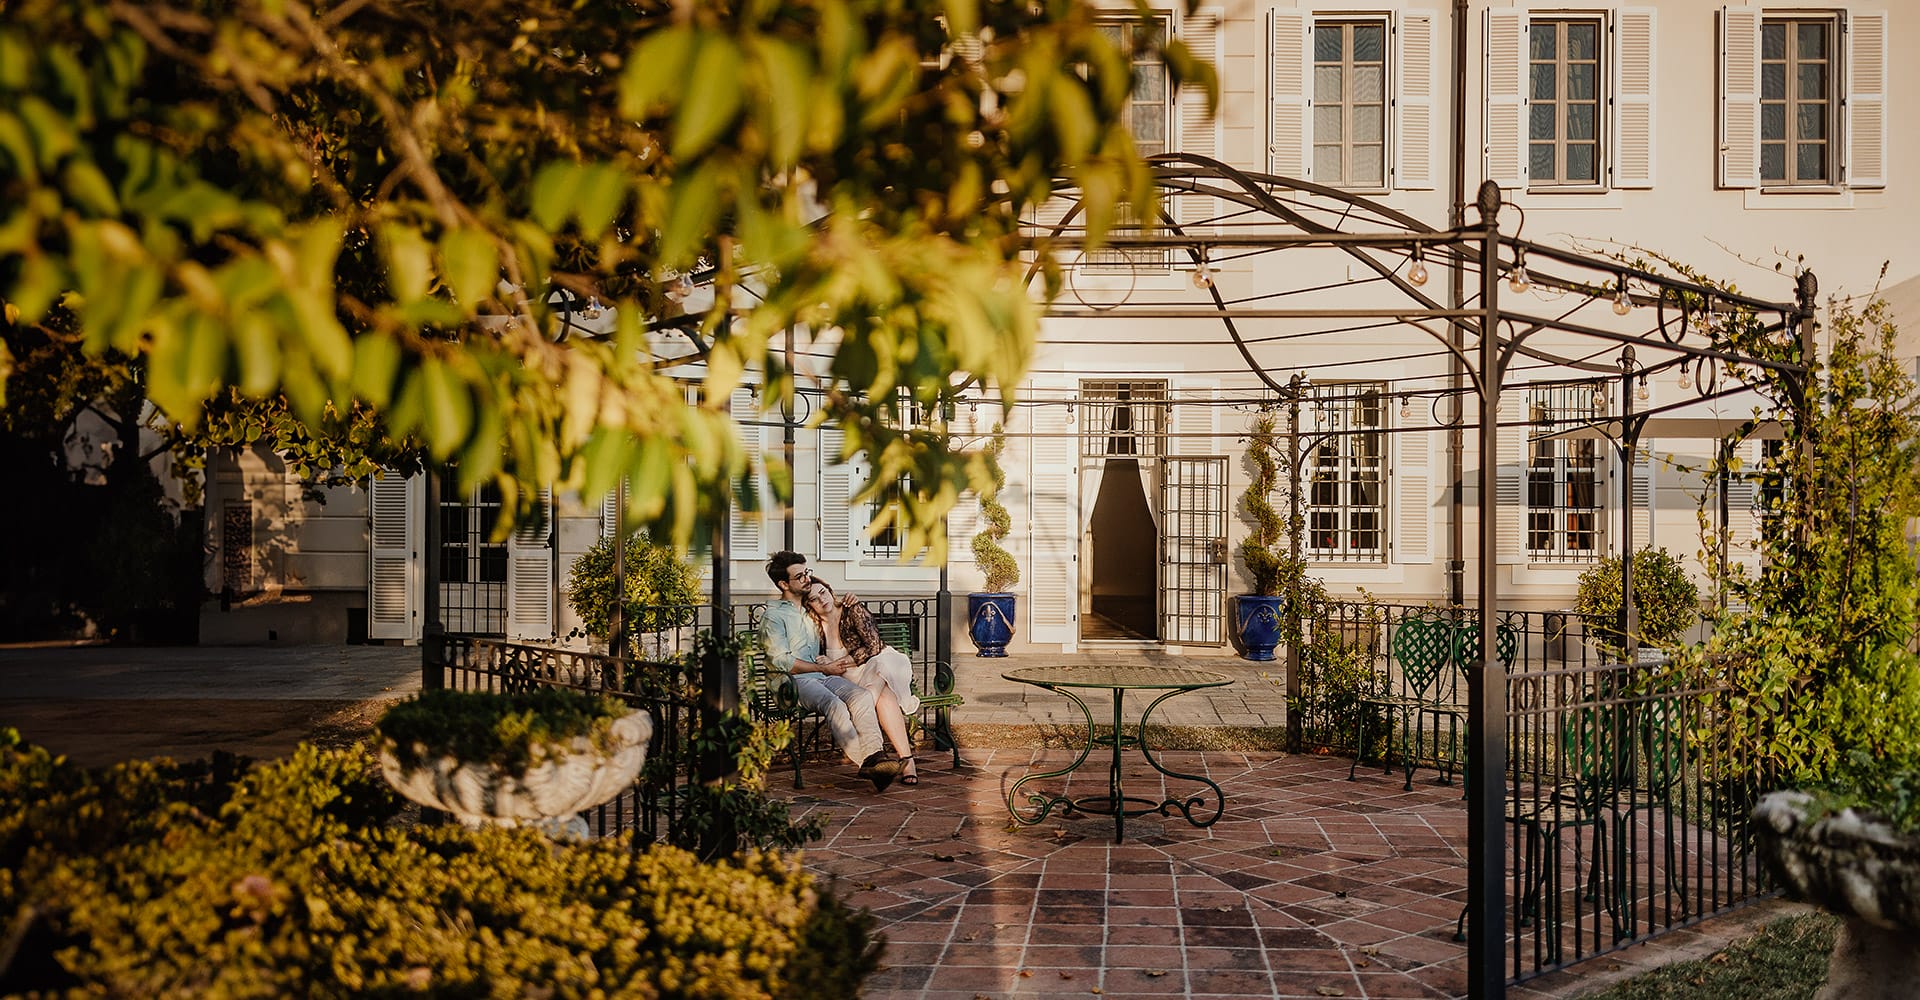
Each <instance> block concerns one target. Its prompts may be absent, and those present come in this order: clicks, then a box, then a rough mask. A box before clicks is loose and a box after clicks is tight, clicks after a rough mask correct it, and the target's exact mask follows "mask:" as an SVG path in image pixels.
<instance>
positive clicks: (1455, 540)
mask: <svg viewBox="0 0 1920 1000" xmlns="http://www.w3.org/2000/svg"><path fill="white" fill-rule="evenodd" d="M1467 13H1468V11H1467V0H1453V102H1452V104H1453V108H1452V123H1451V128H1452V131H1453V156H1452V157H1451V159H1452V161H1453V162H1452V164H1451V169H1450V171H1449V177H1448V187H1449V191H1448V201H1449V202H1450V206H1449V208H1448V210H1447V228H1449V229H1451V230H1453V231H1454V232H1459V231H1460V229H1461V228H1463V227H1464V226H1465V225H1466V215H1467ZM1452 258H1453V259H1452V262H1451V263H1449V264H1448V265H1447V307H1448V308H1450V309H1454V310H1459V309H1461V308H1463V307H1464V306H1465V304H1466V296H1465V294H1464V289H1463V288H1462V287H1461V286H1462V284H1463V283H1464V282H1465V281H1466V269H1465V265H1464V264H1463V262H1462V261H1461V255H1460V254H1453V255H1452ZM1451 329H1452V334H1453V336H1452V340H1453V350H1452V351H1451V352H1450V354H1451V355H1452V356H1451V357H1449V358H1448V359H1447V390H1448V391H1447V400H1448V405H1449V406H1451V407H1452V408H1453V412H1452V413H1450V414H1448V415H1447V416H1448V420H1447V423H1448V424H1449V426H1450V429H1449V430H1448V431H1447V476H1448V481H1449V482H1451V483H1452V484H1453V493H1452V496H1451V497H1450V503H1449V506H1450V507H1451V508H1452V511H1451V516H1449V517H1448V519H1447V521H1448V531H1447V599H1448V600H1449V601H1450V602H1451V603H1452V604H1453V605H1454V606H1455V607H1459V606H1461V605H1463V604H1465V603H1466V600H1467V594H1466V581H1467V563H1466V548H1467V540H1466V517H1465V514H1466V509H1467V497H1466V489H1467V481H1466V480H1467V472H1466V455H1465V451H1466V433H1465V432H1464V431H1463V430H1461V424H1462V423H1463V421H1462V419H1461V418H1462V416H1464V414H1463V412H1462V404H1463V403H1464V402H1465V397H1464V396H1463V393H1464V392H1465V390H1466V369H1465V368H1464V367H1463V365H1462V362H1461V360H1460V359H1461V358H1462V357H1464V356H1465V352H1466V346H1467V341H1466V337H1467V328H1466V324H1465V323H1463V322H1461V321H1460V320H1454V321H1453V322H1452V323H1451Z"/></svg>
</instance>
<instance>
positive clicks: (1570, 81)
mask: <svg viewBox="0 0 1920 1000" xmlns="http://www.w3.org/2000/svg"><path fill="white" fill-rule="evenodd" d="M1598 76H1599V69H1598V67H1595V66H1592V65H1586V66H1568V67H1567V96H1568V97H1569V98H1571V99H1573V100H1576V101H1591V100H1593V99H1594V97H1596V96H1598V95H1597V94H1596V92H1595V90H1594V80H1595V78H1596V77H1598Z"/></svg>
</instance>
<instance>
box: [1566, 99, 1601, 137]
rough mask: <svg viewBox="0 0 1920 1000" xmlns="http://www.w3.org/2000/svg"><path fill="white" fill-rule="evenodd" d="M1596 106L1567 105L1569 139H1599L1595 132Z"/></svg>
mask: <svg viewBox="0 0 1920 1000" xmlns="http://www.w3.org/2000/svg"><path fill="white" fill-rule="evenodd" d="M1593 129H1594V106H1593V105H1591V104H1569V105H1567V138H1569V139H1594V138H1598V136H1597V135H1595V133H1594V131H1593Z"/></svg>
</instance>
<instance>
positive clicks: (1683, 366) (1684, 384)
mask: <svg viewBox="0 0 1920 1000" xmlns="http://www.w3.org/2000/svg"><path fill="white" fill-rule="evenodd" d="M1680 388H1682V389H1691V388H1693V369H1692V368H1690V367H1688V365H1687V363H1686V362H1685V361H1682V362H1680Z"/></svg>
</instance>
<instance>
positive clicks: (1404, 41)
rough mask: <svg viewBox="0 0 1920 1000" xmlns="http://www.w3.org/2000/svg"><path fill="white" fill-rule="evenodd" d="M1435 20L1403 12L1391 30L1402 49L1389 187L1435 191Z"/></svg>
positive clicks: (1424, 13)
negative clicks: (1391, 183) (1391, 178)
mask: <svg viewBox="0 0 1920 1000" xmlns="http://www.w3.org/2000/svg"><path fill="white" fill-rule="evenodd" d="M1438 23H1439V18H1438V17H1437V16H1436V15H1435V13H1434V12H1433V11H1431V10H1409V11H1405V12H1402V13H1401V15H1400V18H1399V21H1398V22H1397V23H1396V24H1395V25H1394V33H1395V36H1396V37H1397V39H1398V43H1399V50H1400V65H1399V72H1398V74H1397V75H1396V76H1395V78H1394V94H1395V105H1396V107H1395V108H1394V117H1393V127H1394V144H1393V162H1394V168H1393V186H1394V187H1397V188H1401V189H1404V190H1415V191H1427V190H1432V188H1433V186H1434V178H1433V174H1434V171H1433V165H1434V163H1435V162H1436V160H1435V157H1434V155H1433V141H1434V138H1435V132H1436V130H1435V128H1434V124H1433V123H1434V104H1433V94H1434V86H1433V77H1434V43H1435V42H1436V40H1437V38H1436V35H1435V25H1436V24H1438Z"/></svg>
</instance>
